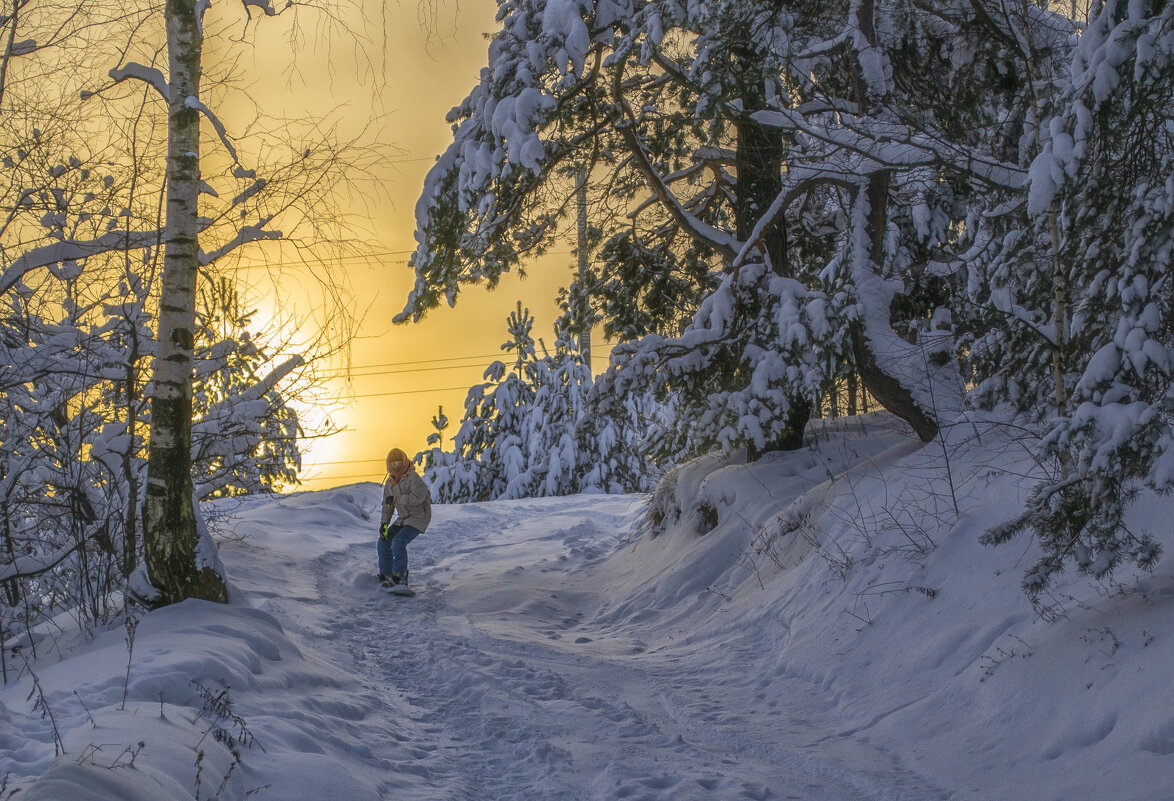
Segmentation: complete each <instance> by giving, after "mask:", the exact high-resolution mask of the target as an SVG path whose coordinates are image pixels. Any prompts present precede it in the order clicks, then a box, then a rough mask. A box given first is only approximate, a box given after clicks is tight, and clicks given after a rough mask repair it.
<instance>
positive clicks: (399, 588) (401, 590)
mask: <svg viewBox="0 0 1174 801" xmlns="http://www.w3.org/2000/svg"><path fill="white" fill-rule="evenodd" d="M387 594H388V595H398V596H399V597H401V598H414V597H415V595H416V591H415V590H413V589H412V588H411V587H409V586H408V585H406V584H395V585H393V586H391V587H388V588H387Z"/></svg>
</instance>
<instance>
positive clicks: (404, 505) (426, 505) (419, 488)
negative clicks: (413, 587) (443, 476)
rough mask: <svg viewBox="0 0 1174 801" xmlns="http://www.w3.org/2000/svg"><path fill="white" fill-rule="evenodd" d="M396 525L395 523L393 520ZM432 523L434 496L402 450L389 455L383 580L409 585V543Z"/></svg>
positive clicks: (381, 564)
mask: <svg viewBox="0 0 1174 801" xmlns="http://www.w3.org/2000/svg"><path fill="white" fill-rule="evenodd" d="M393 517H394V519H395V522H392V519H393ZM431 520H432V493H431V492H429V490H428V485H427V484H425V483H424V479H422V478H420V476H418V475H417V474H416V471H415V470H414V469H413V467H412V460H411V459H409V458H408V455H407V454H406V453H404V452H403V451H402V450H400V449H399V448H392V449H391V450H390V451H388V453H387V479H386V480H385V481H384V482H383V515H382V517H381V518H380V520H379V542H378V543H377V548H378V552H379V580H380V581H382V582H383V583H384V584H387V585H389V586H394V585H396V584H406V583H407V581H408V543H409V542H411V541H412V540H414V539H416V537H418V536H420V535H421V534H423V533H424V530H425V529H427V528H428V523H429V522H430V521H431Z"/></svg>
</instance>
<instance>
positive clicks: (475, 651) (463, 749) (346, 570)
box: [315, 538, 945, 801]
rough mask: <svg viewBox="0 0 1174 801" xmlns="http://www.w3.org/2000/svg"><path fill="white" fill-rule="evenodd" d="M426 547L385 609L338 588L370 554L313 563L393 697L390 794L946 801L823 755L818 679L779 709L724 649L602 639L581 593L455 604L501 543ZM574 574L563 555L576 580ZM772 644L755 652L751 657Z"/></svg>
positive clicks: (364, 594) (470, 798)
mask: <svg viewBox="0 0 1174 801" xmlns="http://www.w3.org/2000/svg"><path fill="white" fill-rule="evenodd" d="M417 543H419V545H420V546H422V547H418V548H414V549H413V559H414V562H415V564H425V565H427V564H428V563H432V564H433V567H432V568H431V569H421V570H420V571H419V572H420V573H421V574H428V575H429V577H430V578H429V580H428V581H424V582H420V584H419V586H417V589H418V590H419V591H420V592H419V595H418V596H417V597H415V598H391V597H387V596H386V595H385V594H384V593H382V592H381V591H380V590H379V589H378V587H377V586H376V584H375V582H374V580H373V579H372V580H371V581H370V582H369V584H368V583H366V582H364V581H357V582H355V583H354V584H351V585H348V584H346V582H345V581H341V580H340V577H341V576H342V575H344V574H355V573H362V572H363V571H364V569H365V566H366V563H367V562H369V561H370V560H371V556H372V554H370V553H368V551H369V550H370V548H368V547H362V548H360V547H358V546H354V547H352V548H351V549H350V550H349V551H348V552H347V553H346V554H334V555H333V556H326V557H324V558H323V560H322V561H321V562H320V563H319V564H318V565H316V566H315V569H316V571H317V573H318V579H319V586H320V587H321V589H322V593H323V597H324V598H325V599H326V600H327V602H328V603H336V608H337V609H338V620H339V626H338V627H337V628H336V629H335V631H334V635H333V636H334V639H335V640H336V643H337V645H338V646H340V647H342V649H343V650H344V651H347V652H349V653H350V654H351V656H352V657H353V660H354V665H355V666H356V667H357V668H358V669H359V670H360V671H361V672H362V673H363V674H365V675H366V676H367V677H368V678H369V680H370V682H371V683H372V685H373V686H374V687H376V688H378V694H380V695H382V696H383V697H384V698H386V705H387V713H386V714H387V716H388V717H389V718H392V719H389V720H387V721H386V726H385V727H380V728H383V729H384V734H383V735H380V736H383V737H385V738H386V745H387V747H385V748H381V747H380V746H379V744H373V745H372V752H373V756H375V757H376V758H377V759H378V761H379V762H381V763H382V766H383V767H385V768H386V769H387V770H388V771H389V773H390V774H391V776H389V779H388V784H387V786H386V788H385V789H386V791H387V792H389V793H390V792H392V791H398V793H399V794H398V796H397V797H401V798H417V797H418V798H428V799H437V801H439V800H440V799H444V801H474V799H475V800H476V801H505V800H506V799H509V801H552V800H553V799H558V800H559V801H564V800H565V801H572V800H573V801H613V799H633V801H694V799H696V800H697V801H703V800H704V801H714V800H716V799H721V801H734V800H735V799H790V800H791V801H931V800H932V801H937V799H942V798H944V797H945V794H943V793H941V792H939V791H935V790H933V789H931V788H928V787H926V786H925V785H924V784H923V783H921V782H920V781H919V780H917V778H916V777H914V776H911V775H908V774H907V773H906V772H905V771H903V770H902V768H901V767H900V765H899V763H898V761H897V760H896V759H895V758H892V757H889V756H887V755H885V754H884V753H883V752H882V751H879V750H877V749H874V748H871V747H867V748H857V749H856V751H852V750H851V749H849V751H846V752H845V751H843V750H842V749H841V753H840V756H839V757H837V758H832V757H830V756H828V755H827V754H828V753H829V752H828V750H827V749H826V747H825V748H816V747H812V746H811V745H810V744H811V743H813V742H815V741H816V740H817V739H819V738H820V737H821V736H824V735H826V734H827V730H826V729H824V728H820V721H819V718H820V717H822V716H824V715H825V714H826V712H827V709H826V703H827V702H826V701H825V700H824V699H822V698H819V697H815V696H813V695H812V693H811V689H812V688H811V687H810V686H809V685H803V684H802V683H801V682H798V681H794V682H793V683H792V685H790V689H791V690H793V692H792V693H789V694H788V696H787V697H785V698H783V699H781V701H780V699H779V697H778V692H777V690H778V689H779V685H778V684H777V683H776V684H770V682H769V681H768V680H766V679H763V678H762V677H758V676H756V675H755V674H754V671H753V669H748V670H746V671H744V672H742V673H740V674H737V675H735V674H732V671H731V670H730V663H729V661H728V660H727V659H724V658H715V655H714V654H712V653H705V652H704V651H702V650H699V649H697V648H694V649H693V650H688V649H679V650H675V651H673V652H667V651H665V652H659V653H653V652H648V651H645V650H644V649H643V648H642V647H641V645H642V644H641V643H640V642H639V640H638V639H636V635H637V634H638V632H632V633H631V635H630V636H629V637H627V638H625V637H620V638H618V639H617V638H616V637H615V636H614V634H615V632H614V631H613V632H611V633H610V636H609V635H608V634H604V633H602V632H600V631H598V630H594V629H592V628H591V625H590V623H589V622H585V621H586V620H587V619H588V618H589V616H588V615H585V614H584V611H583V608H582V606H583V598H582V595H581V594H579V595H572V596H568V597H562V596H560V593H558V592H550V593H546V595H547V596H549V597H538V596H534V597H531V598H529V599H528V601H527V606H528V607H529V608H538V609H540V614H539V615H536V616H534V617H530V616H526V615H522V614H519V613H518V612H517V610H514V612H513V613H512V614H511V613H508V612H502V613H500V614H495V613H494V612H492V611H487V610H486V609H485V608H476V607H475V606H474V607H472V608H469V607H464V608H462V607H459V606H455V605H454V604H460V603H462V602H464V603H466V604H468V602H469V601H468V599H475V598H477V597H478V594H477V593H476V592H475V589H476V585H475V584H474V585H473V591H471V590H470V584H469V580H468V575H469V573H468V571H469V570H470V569H471V564H468V563H467V562H469V560H472V559H476V556H475V555H476V554H477V553H478V551H480V550H484V549H487V548H491V547H493V546H492V544H486V543H484V542H478V541H477V540H476V539H474V541H472V542H469V543H466V545H465V547H464V550H463V551H462V552H460V553H457V554H456V555H455V556H448V557H446V560H445V561H444V566H438V563H439V562H440V561H441V560H438V559H437V557H436V555H435V554H434V553H432V552H430V551H431V550H435V551H436V552H437V553H439V552H440V551H441V550H442V549H443V548H444V547H445V546H444V544H443V543H441V544H437V543H435V542H434V543H427V541H426V540H425V539H424V538H421V540H418V541H417ZM575 547H580V546H578V545H576V546H575ZM462 562H466V564H462ZM574 564H575V560H570V561H567V562H565V563H564V565H565V567H564V568H563V569H569V570H573V569H574V567H573V565H574ZM516 569H518V570H524V569H525V568H523V567H518V568H516ZM546 569H548V570H550V569H551V568H549V567H548V568H546ZM446 573H447V574H448V575H450V576H451V575H457V574H459V575H461V576H462V580H463V581H464V584H463V585H462V592H460V593H455V594H452V593H448V592H446V591H445V587H444V586H443V585H444V583H445V574H446ZM556 578H557V577H556ZM485 580H486V582H492V583H487V584H486V586H485V587H484V590H485V596H489V595H491V594H493V593H497V594H500V593H501V592H502V589H501V582H502V581H503V578H502V576H501V574H500V573H499V574H497V575H496V576H492V575H491V574H490V573H486V578H485ZM473 581H476V578H475V577H474V579H473ZM554 585H555V586H557V581H555V582H554ZM530 590H531V591H532V590H533V586H531V587H530ZM572 597H573V598H574V600H570V598H572ZM617 643H622V644H620V645H617ZM766 647H768V645H767V644H747V653H751V652H756V649H760V648H766ZM724 656H728V655H724ZM747 667H748V668H752V666H751V665H747ZM768 684H770V690H771V692H769V693H768V692H767V686H768ZM857 752H858V753H862V754H863V755H864V759H863V760H862V761H860V762H857V761H856V760H854V759H852V758H851V757H850V756H849V757H847V759H845V757H844V754H845V753H849V754H850V753H857ZM396 777H399V778H398V780H397V778H396ZM409 778H410V779H411V780H410V781H409Z"/></svg>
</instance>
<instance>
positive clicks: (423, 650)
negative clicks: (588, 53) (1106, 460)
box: [0, 416, 1174, 801]
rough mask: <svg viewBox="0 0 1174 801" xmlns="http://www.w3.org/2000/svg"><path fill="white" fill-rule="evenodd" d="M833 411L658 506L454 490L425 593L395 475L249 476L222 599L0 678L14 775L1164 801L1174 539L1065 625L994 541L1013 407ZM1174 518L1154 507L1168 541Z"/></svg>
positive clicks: (226, 786) (44, 779)
mask: <svg viewBox="0 0 1174 801" xmlns="http://www.w3.org/2000/svg"><path fill="white" fill-rule="evenodd" d="M814 434H815V445H814V447H812V448H808V449H805V450H802V451H799V452H796V453H793V454H787V455H785V456H784V455H779V456H776V457H773V458H770V459H767V460H764V461H761V462H758V463H756V464H754V465H750V466H748V465H743V464H737V463H722V462H718V461H716V460H700V461H698V462H695V463H693V464H691V465H689V466H687V467H686V468H684V469H682V470H681V471H679V472H678V473H677V474H676V476H675V481H673V482H671V483H666V484H664V485H662V486H664V487H665V489H664V490H663V491H661V492H659V493H658V494H657V496H656V497H655V499H654V500H653V503H652V505H651V507H650V506H649V505H648V501H649V499H648V498H646V497H635V496H625V497H615V496H610V497H604V496H580V497H571V498H558V499H546V500H531V501H509V502H495V503H485V504H471V505H465V506H459V507H457V506H438V507H436V509H435V516H434V521H433V525H432V527H431V528H430V529H429V531H428V532H427V534H425V535H424V536H423V537H421V538H420V539H418V540H417V541H416V542H415V543H414V544H413V545H412V547H411V549H410V553H411V557H412V569H413V574H412V580H413V584H414V585H415V587H416V589H417V590H418V591H419V594H418V596H417V597H415V598H394V597H390V596H388V595H386V594H384V593H383V592H382V591H381V590H380V588H379V587H378V585H377V584H376V582H375V579H374V578H373V577H372V575H371V574H372V572H373V570H374V561H375V560H374V536H375V528H376V525H375V524H376V521H377V517H378V515H377V504H378V497H379V496H378V488H377V487H376V486H375V485H373V484H362V485H356V486H352V487H348V488H342V489H334V490H327V491H322V492H316V493H303V494H298V495H294V496H290V497H285V498H277V499H251V500H248V501H246V502H244V503H243V504H240V505H239V506H236V507H235V508H234V510H233V514H234V517H233V519H232V520H231V521H227V522H228V524H229V525H230V526H231V528H232V530H233V531H234V532H235V533H236V535H238V536H239V537H243V539H239V540H237V541H230V542H227V543H225V544H224V545H223V546H222V557H223V559H224V561H225V564H226V567H227V569H228V571H229V574H230V578H231V580H232V583H233V589H234V592H233V599H232V603H231V604H229V605H227V606H218V605H213V604H207V603H201V602H188V603H185V604H181V605H179V606H176V607H172V608H167V609H163V610H159V611H156V612H152V613H150V614H148V615H145V616H143V618H142V620H141V622H140V623H139V625H138V628H137V630H136V631H135V633H134V637H133V650H132V649H131V648H130V647H129V642H130V640H131V638H129V637H128V632H127V630H126V629H125V628H124V627H123V626H122V625H117V626H114V627H112V628H111V629H109V630H107V631H103V632H99V633H97V634H96V635H95V636H92V637H89V638H86V637H82V636H74V635H70V634H69V633H68V632H63V633H58V634H57V636H56V637H55V638H54V640H53V642H52V644H50V640H45V641H43V642H42V643H41V646H40V648H39V650H38V653H37V655H36V658H35V659H32V660H31V670H25V671H23V674H22V676H21V678H20V679H19V680H17V681H14V682H11V683H10V684H9V685H8V686H7V687H5V688H4V689H3V691H2V692H0V781H3V782H4V783H5V787H4V789H3V790H2V791H0V798H2V799H7V798H9V797H12V798H15V799H17V801H22V800H23V801H31V800H32V799H61V800H62V801H64V800H65V799H70V800H73V799H77V800H78V801H87V800H91V799H92V801H111V800H112V799H122V800H123V801H140V800H141V801H147V800H148V799H150V800H151V801H160V800H161V799H182V800H183V801H187V800H188V799H192V798H198V799H211V798H221V799H225V800H226V801H227V800H229V799H231V800H233V801H236V800H237V799H244V798H256V799H258V800H259V801H263V799H282V800H283V801H284V800H285V799H306V800H307V801H313V800H315V799H322V801H328V800H329V801H334V800H336V799H339V800H344V801H352V800H353V801H366V800H367V799H404V800H405V801H412V800H413V799H430V800H431V799H435V800H437V801H440V800H442V799H443V800H444V801H450V800H451V801H457V800H460V799H477V801H498V800H504V799H518V800H519V801H527V800H531V799H533V800H534V801H537V800H538V799H542V800H543V801H548V800H554V799H598V800H600V801H602V800H604V799H609V800H610V799H646V800H647V801H689V800H690V799H723V800H724V799H796V801H862V800H873V799H875V800H876V801H889V800H890V799H891V800H892V801H920V800H921V799H956V800H957V801H1017V800H1018V799H1023V800H1024V801H1027V799H1031V801H1053V800H1054V801H1081V799H1088V800H1089V801H1092V800H1093V799H1096V801H1110V800H1111V801H1169V799H1171V798H1172V797H1174V789H1172V788H1174V703H1172V702H1174V693H1172V691H1171V689H1170V688H1171V683H1170V679H1169V676H1170V665H1171V664H1174V614H1171V612H1172V611H1174V576H1172V575H1171V573H1172V572H1174V571H1172V570H1171V567H1170V565H1171V564H1172V562H1171V559H1172V558H1174V557H1171V556H1167V557H1166V559H1165V560H1164V561H1163V562H1161V563H1160V564H1159V568H1160V569H1159V571H1158V572H1157V573H1155V574H1154V575H1152V576H1144V577H1140V578H1138V577H1133V576H1129V577H1126V576H1121V577H1118V578H1119V579H1120V580H1121V582H1122V583H1121V584H1119V585H1110V586H1096V585H1092V584H1089V583H1088V582H1086V581H1084V580H1083V579H1079V578H1076V577H1072V578H1071V580H1070V581H1069V582H1068V583H1067V584H1065V585H1064V586H1063V587H1060V588H1058V591H1057V594H1056V596H1055V597H1054V599H1053V600H1054V601H1055V603H1056V607H1055V610H1054V611H1055V612H1056V613H1057V616H1056V617H1055V618H1054V619H1051V620H1048V621H1045V620H1042V619H1040V618H1039V617H1038V616H1037V615H1036V614H1035V612H1034V611H1033V610H1032V609H1031V607H1030V605H1029V604H1028V602H1027V600H1026V598H1025V597H1024V596H1023V594H1022V593H1021V592H1020V590H1019V586H1018V585H1019V580H1020V575H1021V573H1022V571H1023V569H1024V567H1025V566H1026V565H1028V564H1030V563H1031V560H1032V554H1033V549H1032V548H1031V547H1030V545H1029V544H1028V543H1026V542H1021V543H1016V544H1013V545H1011V546H1006V547H1003V548H998V549H990V548H984V547H982V546H981V545H979V544H978V542H977V539H978V536H979V535H980V534H981V533H982V531H984V530H985V528H986V527H987V526H989V525H991V524H993V523H996V522H998V521H1000V520H1002V519H1005V518H1006V517H1008V516H1009V515H1011V514H1012V513H1013V512H1014V511H1015V509H1016V508H1018V504H1019V503H1020V502H1021V499H1022V497H1021V496H1022V494H1023V493H1024V492H1025V491H1026V488H1027V487H1029V486H1030V485H1029V484H1027V483H1025V482H1023V481H1021V480H1018V479H1015V478H1014V477H1013V476H1014V474H1015V473H1016V472H1025V471H1027V470H1029V460H1028V458H1027V453H1026V451H1025V450H1024V449H1023V448H1022V447H1021V446H1020V445H1019V444H1017V443H1016V442H1015V441H1014V437H1013V436H1012V432H1011V430H1010V429H1003V428H1001V427H998V426H988V425H985V424H984V425H979V424H975V425H965V426H956V427H955V428H954V429H953V430H952V431H951V442H950V443H949V453H950V458H949V459H944V458H942V453H943V451H942V447H941V445H940V444H931V445H930V446H927V447H922V446H920V445H919V444H918V443H916V441H914V440H912V439H911V438H910V437H909V436H907V435H906V434H905V433H903V432H902V431H901V430H900V428H899V426H898V425H897V424H895V423H893V422H892V421H891V420H890V419H889V418H886V417H884V416H873V417H871V418H870V419H869V421H868V423H867V426H866V424H865V423H863V422H862V421H860V420H852V421H840V422H834V423H830V424H826V425H823V426H822V427H819V428H817V429H816V430H815V432H814ZM1172 517H1174V503H1172V502H1171V501H1169V500H1159V499H1154V498H1148V499H1144V501H1143V502H1142V503H1141V504H1140V505H1139V508H1138V510H1137V514H1136V515H1135V521H1134V522H1135V524H1136V525H1137V526H1139V527H1141V528H1148V529H1149V530H1150V531H1151V532H1152V533H1154V534H1156V535H1158V536H1160V537H1161V538H1162V539H1163V540H1164V542H1165V543H1166V545H1167V548H1168V549H1169V548H1170V547H1171V546H1174V537H1172V536H1171V535H1170V532H1169V521H1170V520H1171V518H1172ZM651 526H655V530H653V529H652V528H650V527H651ZM654 533H655V536H654ZM24 656H30V655H29V654H25V655H24ZM23 658H24V657H22V656H18V657H16V661H17V663H18V664H20V663H21V661H22V659H23ZM128 666H129V669H128ZM34 677H35V681H34ZM226 687H227V690H226V689H225V688H226ZM217 697H219V700H220V701H221V702H223V701H225V700H227V701H230V702H231V707H230V708H225V706H224V705H223V703H220V704H216V703H210V702H208V700H207V699H209V698H212V699H216V698H217ZM39 701H40V702H41V703H38V702H39ZM54 729H56V731H57V732H59V733H60V736H61V742H60V743H59V744H58V745H57V747H56V749H55V742H54V739H55V738H54ZM62 749H63V750H64V752H65V753H64V754H63V755H60V756H57V757H55V756H54V754H55V750H57V751H60V750H62ZM234 749H235V751H236V752H237V754H239V764H234V762H235V758H234V756H233V754H232V751H233V750H234ZM201 754H202V755H203V756H200V755H201ZM3 777H6V778H3ZM226 777H227V778H226ZM17 790H19V792H16V791H17Z"/></svg>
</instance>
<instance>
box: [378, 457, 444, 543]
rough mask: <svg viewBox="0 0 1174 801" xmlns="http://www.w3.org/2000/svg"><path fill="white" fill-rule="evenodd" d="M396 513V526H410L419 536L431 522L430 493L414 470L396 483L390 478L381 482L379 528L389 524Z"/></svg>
mask: <svg viewBox="0 0 1174 801" xmlns="http://www.w3.org/2000/svg"><path fill="white" fill-rule="evenodd" d="M396 512H398V513H399V517H398V519H396V520H395V523H396V524H397V525H401V526H411V527H412V528H414V529H416V530H417V531H419V532H420V533H421V534H423V533H424V530H425V529H426V528H428V524H429V523H430V522H431V521H432V493H431V492H429V490H428V485H427V484H425V483H424V479H422V478H420V476H419V475H417V474H416V471H415V470H409V471H408V473H407V475H405V476H404V477H403V478H401V479H400V480H399V481H398V482H394V481H392V480H391V477H390V476H389V477H388V478H387V480H386V481H384V482H383V516H382V517H381V518H380V520H379V524H380V526H381V527H382V526H384V525H386V524H387V523H390V522H391V520H392V516H393V515H395V514H396Z"/></svg>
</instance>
